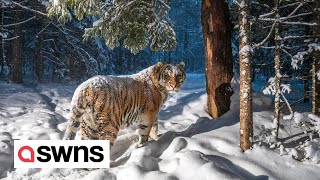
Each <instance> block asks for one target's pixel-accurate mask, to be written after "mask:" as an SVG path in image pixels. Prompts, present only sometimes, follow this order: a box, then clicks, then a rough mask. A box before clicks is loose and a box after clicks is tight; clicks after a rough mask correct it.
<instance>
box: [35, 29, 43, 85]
mask: <svg viewBox="0 0 320 180" xmlns="http://www.w3.org/2000/svg"><path fill="white" fill-rule="evenodd" d="M36 38H37V44H36V46H37V50H36V51H37V52H36V57H35V67H34V70H35V74H36V76H37V78H38V82H42V79H43V73H44V71H43V51H42V48H43V37H42V35H41V34H39V35H37V37H36Z"/></svg>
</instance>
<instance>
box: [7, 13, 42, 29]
mask: <svg viewBox="0 0 320 180" xmlns="http://www.w3.org/2000/svg"><path fill="white" fill-rule="evenodd" d="M34 18H36V16H33V17H32V18H29V19H26V20H24V21H21V22H17V23H12V24H4V25H2V27H12V26H16V25H19V24H23V23H26V22H29V21H31V20H32V19H34Z"/></svg>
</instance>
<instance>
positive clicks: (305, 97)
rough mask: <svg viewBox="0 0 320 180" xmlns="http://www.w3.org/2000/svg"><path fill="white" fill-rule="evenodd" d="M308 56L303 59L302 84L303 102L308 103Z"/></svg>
mask: <svg viewBox="0 0 320 180" xmlns="http://www.w3.org/2000/svg"><path fill="white" fill-rule="evenodd" d="M309 59H310V56H307V57H306V59H305V62H304V63H303V65H304V67H303V84H304V88H303V89H304V90H303V102H304V103H306V102H309V99H310V97H309V91H310V90H309V73H310V68H309V65H310V60H309Z"/></svg>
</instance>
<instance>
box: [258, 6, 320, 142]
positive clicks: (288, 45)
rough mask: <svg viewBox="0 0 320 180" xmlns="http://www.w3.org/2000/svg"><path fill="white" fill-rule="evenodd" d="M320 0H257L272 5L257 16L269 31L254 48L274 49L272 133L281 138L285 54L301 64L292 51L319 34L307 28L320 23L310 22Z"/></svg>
mask: <svg viewBox="0 0 320 180" xmlns="http://www.w3.org/2000/svg"><path fill="white" fill-rule="evenodd" d="M318 3H319V2H318V1H309V0H303V1H299V0H294V1H280V0H275V1H274V3H271V2H269V1H263V0H259V1H255V3H254V4H255V5H258V6H262V7H265V9H268V11H267V12H265V13H262V14H259V15H258V16H257V17H256V18H255V19H256V20H257V21H258V25H260V26H261V24H262V25H264V26H262V27H263V28H265V29H267V28H269V31H268V33H267V35H266V36H265V38H262V40H261V42H259V43H256V44H255V45H254V48H256V49H258V48H269V49H272V50H273V52H274V77H273V78H272V80H271V81H269V82H272V83H273V85H272V88H274V89H273V91H272V92H273V93H272V94H273V95H275V101H274V102H275V106H274V127H273V131H272V134H273V135H274V137H276V138H278V131H279V123H280V103H281V101H285V99H284V96H283V95H282V94H281V93H282V92H283V91H285V89H283V87H288V86H283V85H282V83H281V79H282V78H283V76H284V72H283V71H284V70H285V68H283V66H284V63H285V59H284V58H283V56H284V55H285V56H288V57H291V58H292V59H293V62H294V63H293V64H297V62H298V61H299V60H297V59H296V58H295V56H294V55H292V54H293V53H294V52H296V51H299V49H301V48H305V47H306V46H307V47H308V44H307V43H306V42H310V39H313V38H317V37H318V35H309V34H308V33H307V29H308V28H305V27H306V26H307V27H308V26H311V27H313V26H318V25H317V24H316V23H313V22H308V19H309V18H310V16H312V15H313V14H316V12H315V11H314V9H313V8H312V7H313V6H314V5H315V4H318ZM258 29H259V28H258ZM271 37H273V38H271ZM303 40H306V41H303ZM299 41H300V42H299ZM266 45H267V46H266ZM282 53H284V55H281V54H282ZM305 63H306V62H305ZM293 67H295V65H293ZM268 87H270V86H268ZM291 117H292V116H291Z"/></svg>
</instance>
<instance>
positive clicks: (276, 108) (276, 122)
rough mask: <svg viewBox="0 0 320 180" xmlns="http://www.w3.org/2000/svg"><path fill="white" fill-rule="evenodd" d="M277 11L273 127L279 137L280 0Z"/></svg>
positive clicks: (276, 1)
mask: <svg viewBox="0 0 320 180" xmlns="http://www.w3.org/2000/svg"><path fill="white" fill-rule="evenodd" d="M275 11H276V15H275V16H276V23H275V27H274V31H275V33H274V36H275V37H274V43H275V52H274V53H275V54H274V72H275V77H274V83H275V84H274V85H275V99H274V117H273V124H274V128H273V129H272V135H273V136H275V137H276V138H278V134H279V125H280V96H281V93H280V81H281V73H280V40H279V37H280V23H279V20H278V18H279V0H275Z"/></svg>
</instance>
